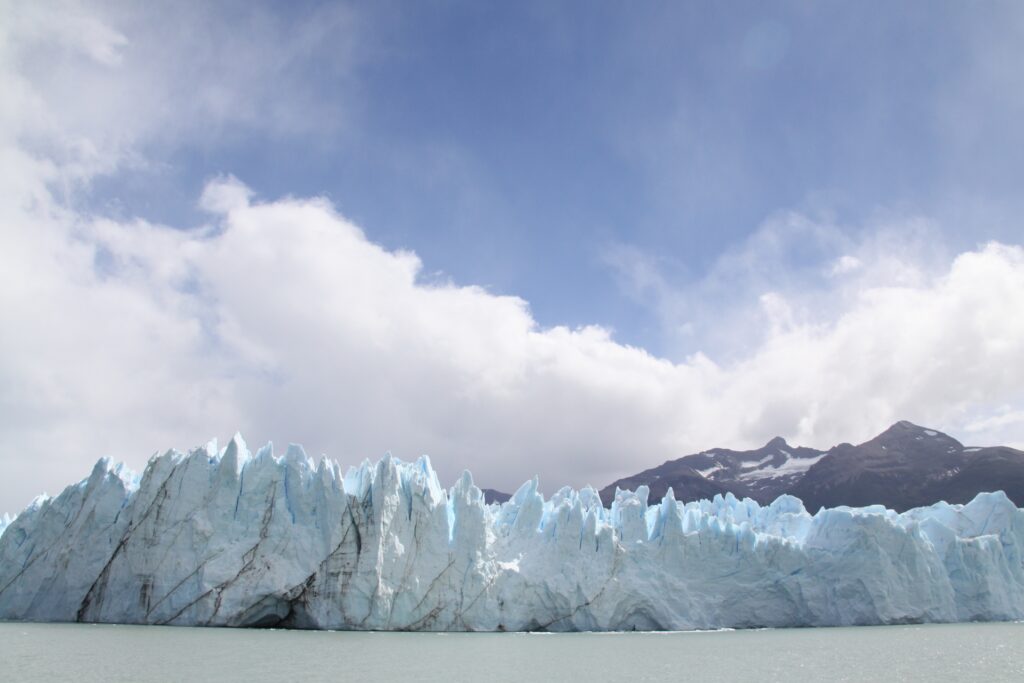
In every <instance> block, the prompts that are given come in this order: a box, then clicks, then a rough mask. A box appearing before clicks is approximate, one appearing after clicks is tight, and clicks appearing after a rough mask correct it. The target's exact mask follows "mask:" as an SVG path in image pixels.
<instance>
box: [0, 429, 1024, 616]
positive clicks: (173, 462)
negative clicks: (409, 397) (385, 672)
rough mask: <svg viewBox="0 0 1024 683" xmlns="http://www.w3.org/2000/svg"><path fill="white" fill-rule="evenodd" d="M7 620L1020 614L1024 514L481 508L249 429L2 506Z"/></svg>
mask: <svg viewBox="0 0 1024 683" xmlns="http://www.w3.org/2000/svg"><path fill="white" fill-rule="evenodd" d="M0 534H2V535H0V619H7V620H32V621H82V622H109V623H131V624H176V625H209V626H256V627H263V626H266V627H269V626H275V627H294V628H324V629H326V628H330V629H375V630H474V631H501V630H508V631H512V630H515V631H520V630H552V631H572V630H632V629H637V630H644V629H710V628H724V627H733V628H742V627H762V626H815V625H852V624H884V623H907V622H947V621H967V620H1005V619H1021V618H1024V553H1022V551H1024V510H1021V509H1018V508H1017V507H1016V506H1015V505H1014V504H1013V503H1012V502H1011V501H1010V500H1009V499H1008V498H1007V497H1006V496H1005V495H1004V494H1002V493H1001V492H995V493H983V494H979V495H978V496H977V497H976V498H975V499H974V500H973V501H972V502H970V503H968V504H967V505H948V504H946V503H938V504H936V505H932V506H930V507H926V508H917V509H913V510H910V511H907V512H905V513H902V514H898V513H895V512H893V511H891V510H887V509H885V508H882V507H867V508H835V509H827V510H821V511H819V512H818V513H817V514H815V515H810V514H808V513H807V511H806V510H805V509H804V507H803V505H802V503H801V502H800V501H799V500H798V499H796V498H793V497H791V496H782V497H780V498H779V499H777V500H776V501H775V502H773V503H772V504H771V505H768V506H761V505H758V504H757V503H756V502H754V501H753V500H749V499H744V500H738V499H736V498H734V497H733V496H732V495H727V496H725V497H720V496H716V497H715V498H714V499H713V500H701V501H696V502H689V503H681V502H678V501H676V500H675V499H674V498H673V497H672V493H671V490H670V491H669V493H668V494H667V495H666V496H665V498H664V499H662V500H661V501H659V502H655V503H653V504H648V501H647V490H646V488H645V487H641V488H640V489H639V490H637V491H636V492H631V491H619V492H618V493H617V494H616V497H615V501H614V502H613V504H612V506H611V508H610V509H606V508H604V507H603V506H602V504H601V501H600V499H599V498H598V495H597V492H596V491H594V490H593V489H590V488H585V489H583V490H581V491H575V490H572V489H569V488H563V489H561V490H560V491H558V492H557V493H555V494H554V495H553V496H552V497H551V498H550V499H548V500H545V499H544V498H543V496H542V495H541V494H540V493H539V492H538V490H537V481H536V480H533V481H531V482H527V483H526V484H524V485H523V486H522V487H521V488H520V489H519V490H518V491H517V492H516V494H515V495H514V496H513V497H512V499H511V500H509V501H508V502H506V503H504V504H500V505H487V504H485V502H484V500H483V496H482V494H481V491H480V489H478V488H477V487H476V486H475V485H474V484H473V480H472V477H471V476H470V475H469V473H468V472H467V473H466V474H464V475H463V476H462V478H461V479H459V481H458V482H457V483H456V484H455V485H454V486H453V487H452V488H451V489H448V490H446V489H444V488H442V486H441V485H440V483H439V482H438V478H437V475H436V474H435V472H434V470H433V469H432V468H431V465H430V461H429V459H428V458H427V457H425V456H424V457H422V458H420V459H419V460H417V461H416V462H414V463H404V462H400V461H398V460H396V459H394V458H392V457H390V456H385V457H384V458H383V459H381V460H380V461H379V462H377V463H376V464H375V465H372V464H371V463H369V462H364V463H363V464H362V465H361V466H360V467H358V468H351V469H349V470H348V472H347V473H346V474H344V475H343V474H342V472H341V470H340V468H339V466H338V465H337V463H334V462H332V461H329V460H326V459H325V460H321V461H320V462H319V463H314V462H313V461H312V460H311V459H310V458H308V457H307V456H306V454H305V453H304V452H303V451H302V449H301V448H300V447H298V446H290V447H289V448H288V450H287V452H286V453H285V454H284V455H283V456H275V455H274V453H273V449H272V447H271V446H270V445H268V446H265V447H264V448H262V449H260V450H259V451H258V452H257V453H256V454H255V455H251V454H250V453H249V451H248V449H247V448H246V445H245V443H244V441H243V440H242V438H241V437H240V436H236V437H235V438H234V439H232V440H231V442H230V443H229V444H228V446H227V447H226V448H224V449H222V450H218V448H217V447H216V445H215V444H212V443H211V444H210V445H208V446H206V447H205V448H200V449H196V450H194V451H192V452H191V453H188V454H183V453H180V452H177V451H168V452H167V453H164V454H162V455H158V456H155V457H153V458H152V459H151V460H150V462H149V464H148V466H147V467H146V470H145V472H144V473H143V474H142V475H141V477H139V476H136V475H135V474H133V473H131V472H129V471H128V470H127V469H126V468H124V467H123V466H120V465H115V464H113V463H112V462H111V461H110V460H107V459H103V460H100V461H99V462H98V463H97V464H96V466H95V467H94V468H93V470H92V473H91V474H90V476H89V477H88V478H87V479H85V480H83V481H82V482H80V483H79V484H76V485H72V486H69V487H68V488H67V489H65V490H64V491H63V492H62V493H61V494H60V495H59V496H57V497H55V498H46V497H42V496H41V497H39V498H37V499H36V500H35V501H34V502H33V503H32V504H31V505H30V506H29V507H28V508H26V509H25V510H24V511H23V512H21V513H20V514H19V515H17V516H16V517H14V518H13V519H12V518H10V517H5V518H2V519H0Z"/></svg>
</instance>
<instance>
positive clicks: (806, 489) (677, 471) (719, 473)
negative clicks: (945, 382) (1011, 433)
mask: <svg viewBox="0 0 1024 683" xmlns="http://www.w3.org/2000/svg"><path fill="white" fill-rule="evenodd" d="M640 485H647V486H648V487H650V500H652V501H653V500H659V499H660V498H661V497H662V496H664V495H665V491H666V490H667V489H668V487H669V486H671V487H672V489H673V492H674V493H675V496H676V499H677V500H695V499H698V498H708V497H710V496H713V495H715V494H716V493H723V494H724V493H725V492H727V491H731V492H732V493H733V494H734V495H736V496H749V497H750V498H753V499H755V500H757V501H758V502H760V503H769V502H771V501H772V500H774V499H775V498H776V497H778V496H779V495H781V494H783V493H790V494H792V495H794V496H797V497H799V498H800V499H801V500H803V501H804V505H805V506H806V507H807V509H808V510H809V511H811V512H814V511H816V510H818V509H819V508H821V507H835V506H837V505H851V506H864V505H874V504H882V505H885V506H886V507H889V508H892V509H894V510H900V511H902V510H906V509H908V508H911V507H918V506H921V505H930V504H932V503H934V502H936V501H939V500H945V501H947V502H950V503H966V502H968V501H969V500H971V499H972V498H973V497H974V496H975V494H977V493H978V492H980V491H995V490H1002V491H1005V492H1006V494H1007V495H1008V496H1009V497H1010V499H1011V500H1013V501H1014V502H1015V503H1016V504H1017V505H1024V452H1022V451H1019V450H1016V449H1013V448H1007V447H1003V446H997V447H986V448H976V447H972V448H965V447H964V445H963V444H961V443H960V442H959V441H957V440H956V439H954V438H952V437H950V436H947V435H945V434H943V433H941V432H938V431H936V430H934V429H926V428H924V427H919V426H917V425H915V424H911V423H910V422H906V421H903V422H897V423H896V424H894V425H893V426H892V427H890V428H889V429H887V430H885V431H884V432H882V433H881V434H879V435H878V436H876V437H875V438H873V439H871V440H870V441H866V442H864V443H862V444H860V445H857V446H854V445H852V444H848V443H843V444H839V445H838V446H835V447H834V448H832V449H830V450H828V451H818V450H815V449H813V448H803V447H794V446H790V445H789V444H787V443H786V442H785V440H783V439H781V438H775V439H772V440H771V441H769V442H768V443H767V444H765V445H764V446H763V447H762V448H759V449H756V450H752V451H732V450H728V449H713V450H710V451H704V452H702V453H696V454H694V455H687V456H685V457H682V458H679V459H677V460H670V461H668V462H666V463H665V464H663V465H661V466H659V467H655V468H652V469H649V470H645V471H643V472H640V473H639V474H636V475H633V476H631V477H626V478H624V479H620V480H619V481H616V482H614V483H612V484H610V485H609V486H607V487H605V488H604V489H602V490H601V499H602V500H603V501H604V502H605V504H610V503H611V501H612V499H614V497H615V489H616V487H618V488H623V489H626V488H628V489H636V487H637V486H640Z"/></svg>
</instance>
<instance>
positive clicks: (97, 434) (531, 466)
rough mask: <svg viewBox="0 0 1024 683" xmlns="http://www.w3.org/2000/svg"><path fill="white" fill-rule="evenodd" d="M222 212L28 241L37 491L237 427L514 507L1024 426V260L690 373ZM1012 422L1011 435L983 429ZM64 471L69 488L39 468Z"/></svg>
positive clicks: (896, 298)
mask: <svg viewBox="0 0 1024 683" xmlns="http://www.w3.org/2000/svg"><path fill="white" fill-rule="evenodd" d="M201 202H202V205H203V206H204V207H205V208H207V209H208V210H210V211H211V212H213V218H212V220H211V223H210V225H208V226H206V227H203V228H200V229H193V230H179V229H173V228H169V227H165V226H159V225H153V224H148V223H145V222H142V221H134V222H130V223H121V222H115V221H111V220H107V219H86V218H83V217H81V216H69V215H54V216H50V217H44V216H40V215H39V214H26V215H23V216H22V220H21V221H18V222H13V223H12V222H8V223H7V227H6V228H5V230H4V232H3V238H2V241H3V244H2V247H0V248H2V252H3V253H4V254H5V256H4V260H5V268H4V269H3V271H2V275H0V280H2V281H0V291H2V294H0V297H2V298H0V310H2V311H3V327H4V329H5V334H4V335H3V337H2V341H0V356H2V361H0V373H2V375H3V378H4V381H3V382H2V383H0V386H2V388H0V405H2V406H3V410H2V411H0V412H2V415H3V417H2V418H0V419H2V421H3V425H2V429H0V434H2V436H0V452H2V453H3V454H4V455H3V458H4V460H5V462H4V463H3V464H2V466H3V467H5V469H7V470H8V471H9V470H10V469H12V468H14V469H15V470H16V469H18V468H19V467H21V468H22V469H23V475H24V477H25V479H23V480H22V481H23V482H24V481H32V482H33V483H39V484H44V483H45V484H46V485H47V486H53V485H55V484H56V483H57V482H60V481H63V480H66V479H67V477H69V476H74V473H76V472H81V471H83V470H84V466H85V461H87V460H88V459H91V458H93V457H95V456H97V455H99V454H101V453H113V454H116V455H117V456H118V457H122V458H126V459H128V460H129V461H130V462H133V464H135V465H136V466H138V465H140V464H141V463H142V461H143V458H144V456H146V455H148V454H149V453H150V452H151V451H153V450H154V449H156V448H158V447H166V446H170V445H177V446H181V447H184V446H189V445H196V444H199V443H202V442H203V441H204V440H205V438H206V437H208V436H210V435H217V434H220V435H222V436H223V435H227V434H228V433H229V432H230V431H231V430H233V429H235V428H238V429H241V430H242V431H243V433H245V434H247V435H248V436H249V438H250V439H252V440H256V441H262V440H263V439H274V440H275V441H278V442H281V441H285V440H289V439H290V440H295V441H301V442H303V443H305V445H306V446H307V447H308V448H309V449H310V450H311V451H312V452H314V453H320V452H326V453H328V454H329V455H330V456H332V457H334V458H338V459H341V460H342V461H345V462H355V461H357V460H360V459H362V458H363V457H367V456H375V455H379V454H380V453H382V452H383V451H385V450H390V451H392V452H393V453H394V454H395V455H397V456H398V457H402V458H412V457H414V456H416V455H418V454H420V453H421V452H428V453H430V454H431V455H433V456H434V457H435V459H436V461H437V462H438V464H439V467H440V468H441V470H442V474H443V475H444V476H446V477H447V478H449V479H451V478H453V477H454V476H455V475H456V474H457V471H458V470H459V469H460V468H462V467H470V468H472V469H473V470H474V471H475V472H476V473H477V476H478V479H479V480H480V481H481V482H483V483H486V484H488V485H493V486H496V487H501V488H506V489H507V488H511V487H513V486H515V485H516V484H517V483H519V482H521V481H522V480H524V479H526V478H528V477H530V476H532V475H533V474H534V473H538V472H539V473H540V474H541V475H542V476H543V478H544V481H545V482H546V483H547V485H548V486H549V487H552V486H557V485H562V484H573V485H577V486H578V485H582V484H586V483H588V482H589V483H593V484H603V483H605V482H607V481H610V480H611V479H613V478H614V477H616V476H618V475H621V474H625V473H627V472H632V471H635V470H637V469H638V468H641V467H646V466H649V465H653V464H656V463H658V462H660V461H662V460H665V459H667V458H671V457H674V456H678V455H682V454H684V453H687V452H690V451H693V450H698V449H701V448H705V447H709V446H712V445H731V446H749V445H754V444H758V443H760V442H763V441H764V440H766V439H767V438H768V437H770V436H772V435H775V434H781V435H783V436H786V437H787V438H790V439H793V440H795V441H797V442H801V443H808V444H813V445H819V446H820V445H828V444H831V443H834V442H837V441H839V440H844V439H857V438H864V437H868V436H870V435H871V434H872V433H873V432H875V431H877V430H878V429H879V428H880V427H882V426H884V425H886V424H887V423H888V422H891V421H894V420H896V419H899V418H909V419H913V420H917V421H920V422H924V423H927V424H932V425H938V426H942V427H945V428H949V429H952V430H953V431H954V432H956V431H957V430H960V431H964V430H967V429H968V427H969V426H971V425H973V426H975V427H977V426H978V425H981V428H980V429H973V430H970V431H971V436H972V437H975V438H978V439H985V438H986V437H987V438H996V437H999V438H1002V439H1011V440H1012V439H1014V438H1016V435H1017V431H1016V430H1019V429H1020V428H1021V426H1022V425H1021V422H1020V421H1019V420H1017V419H1016V418H1015V415H1016V414H1015V413H1013V412H1011V411H1009V410H1008V409H1006V408H1004V406H1006V405H1011V404H1012V405H1016V402H1017V401H1018V399H1019V392H1020V389H1019V387H1020V386H1021V385H1022V384H1024V364H1022V363H1021V362H1020V358H1022V357H1024V320H1022V319H1021V318H1020V316H1019V315H1018V314H1017V313H1018V312H1019V311H1020V310H1024V250H1022V249H1021V248H1019V247H1014V246H1007V245H1000V244H988V245H985V246H984V247H981V248H979V249H978V250H975V251H971V252H967V253H964V254H960V255H958V256H957V257H956V258H954V259H953V260H952V262H951V263H949V264H948V267H947V268H946V270H945V271H944V272H942V273H940V274H938V275H936V276H934V277H921V278H917V280H918V281H916V282H914V283H912V284H886V285H875V286H868V287H863V288H861V289H859V290H858V291H857V294H856V296H855V297H854V298H853V299H852V300H851V301H850V302H849V305H848V307H847V308H846V309H845V310H843V311H842V312H841V314H839V315H838V316H837V317H836V318H835V319H834V320H833V321H831V322H828V323H800V322H797V321H795V320H794V319H793V318H792V316H790V315H788V314H787V313H786V312H785V311H786V302H785V300H784V298H783V297H781V296H780V295H777V294H774V295H771V296H769V295H765V297H767V298H764V297H763V298H762V303H763V305H766V306H767V311H768V313H767V315H768V316H769V318H770V319H771V320H772V324H770V325H769V326H768V327H767V329H766V330H762V331H760V332H759V334H760V336H761V341H760V342H759V343H758V344H757V345H756V347H755V348H753V349H752V350H751V351H750V352H749V353H748V354H746V355H745V356H744V357H742V358H740V359H738V360H736V361H733V362H730V363H728V364H718V363H716V362H715V361H714V360H713V350H709V351H708V352H707V353H697V354H693V355H692V356H691V357H689V358H687V359H685V360H683V361H681V362H670V361H668V360H665V359H661V358H657V357H654V356H652V355H651V354H649V353H647V352H646V351H644V350H643V349H639V348H632V347H628V346H624V345H621V344H619V343H617V342H616V341H615V340H614V339H613V337H612V336H611V334H610V333H609V332H608V331H607V330H604V329H602V328H600V327H597V326H593V327H584V328H579V329H568V328H564V327H554V328H548V329H543V328H540V327H539V326H538V325H537V324H536V322H535V321H534V320H533V318H532V317H531V315H530V311H529V307H528V305H527V303H526V302H525V301H523V300H521V299H518V298H515V297H508V296H496V295H493V294H491V293H489V292H487V291H485V290H484V289H481V288H479V287H473V286H460V285H457V284H453V283H449V282H433V281H425V280H424V279H423V278H422V277H421V270H422V266H421V263H420V261H419V259H418V258H417V257H416V256H415V255H414V254H411V253H407V252H393V251H388V250H385V249H383V248H381V247H380V246H378V245H376V244H374V243H373V242H372V241H371V240H369V239H368V238H367V236H366V235H365V234H364V232H363V231H362V230H360V229H359V228H358V227H357V226H355V225H353V224H352V223H351V222H349V221H347V220H346V219H345V218H344V217H343V216H342V215H340V214H339V213H338V212H337V211H336V210H335V208H334V207H333V206H331V204H330V203H329V202H327V201H326V200H324V199H319V198H312V199H295V198H285V199H279V200H274V201H260V200H258V199H257V200H254V199H253V198H252V196H251V192H250V191H249V190H248V188H246V187H245V186H244V185H243V184H242V183H241V182H239V181H238V180H236V179H234V178H232V177H225V178H219V179H215V180H213V181H211V182H210V183H209V184H208V185H207V187H206V190H205V192H204V194H203V197H202V200H201ZM766 302H767V303H766ZM993 411H995V412H997V413H1000V414H1005V415H1006V416H1008V417H1006V418H1005V419H1003V420H995V421H993V420H991V419H989V423H988V424H986V423H985V422H984V420H983V418H980V417H979V415H988V414H991V413H992V412H993ZM979 420H981V421H979ZM44 461H45V462H47V463H50V464H51V467H50V468H49V469H48V472H52V473H53V474H52V475H47V474H46V473H45V472H44V473H32V472H30V470H31V469H32V467H34V465H33V463H38V462H44ZM40 474H43V476H44V477H47V476H48V479H46V480H45V481H40V479H39V476H40ZM9 481H13V480H9ZM21 485H24V484H21ZM4 495H5V498H6V499H7V500H17V498H18V496H19V495H20V496H21V498H22V499H23V500H27V498H28V497H29V496H28V492H27V491H20V490H18V491H15V490H10V489H9V490H7V491H5V492H4Z"/></svg>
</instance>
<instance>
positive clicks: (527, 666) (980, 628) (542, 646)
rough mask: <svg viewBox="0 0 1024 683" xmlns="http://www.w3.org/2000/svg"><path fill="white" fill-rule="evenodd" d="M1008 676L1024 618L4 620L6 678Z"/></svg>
mask: <svg viewBox="0 0 1024 683" xmlns="http://www.w3.org/2000/svg"><path fill="white" fill-rule="evenodd" d="M534 677H536V678H538V679H539V680H546V681H562V680H578V681H611V680H628V681H648V680H649V681H653V680H659V681H663V680H670V679H679V680H683V679H688V680H694V679H696V680H701V679H710V680H715V681H733V680H735V681H751V680H753V681H789V680H800V681H826V680H827V681H897V680H899V681H936V680H955V681H1016V680H1024V623H994V624H938V625H926V626H872V627H858V628H808V629H779V630H760V631H713V632H686V633H566V634H545V633H530V634H515V633H450V634H447V633H356V632H331V631H277V630H266V631H260V630H239V629H203V628H181V627H163V626H107V625H102V626H101V625H86V624H22V623H0V680H2V681H65V680H73V681H75V683H91V682H92V681H102V682H104V683H109V682H111V681H133V682H143V681H197V680H217V681H254V680H305V681H339V680H347V681H385V680H396V679H397V680H416V681H445V682H446V683H448V682H451V681H486V682H488V683H489V682H491V681H506V680H508V681H513V680H515V681H524V680H529V679H531V678H534Z"/></svg>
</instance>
